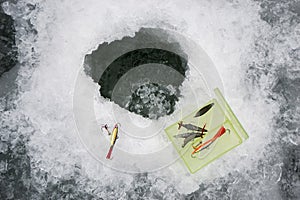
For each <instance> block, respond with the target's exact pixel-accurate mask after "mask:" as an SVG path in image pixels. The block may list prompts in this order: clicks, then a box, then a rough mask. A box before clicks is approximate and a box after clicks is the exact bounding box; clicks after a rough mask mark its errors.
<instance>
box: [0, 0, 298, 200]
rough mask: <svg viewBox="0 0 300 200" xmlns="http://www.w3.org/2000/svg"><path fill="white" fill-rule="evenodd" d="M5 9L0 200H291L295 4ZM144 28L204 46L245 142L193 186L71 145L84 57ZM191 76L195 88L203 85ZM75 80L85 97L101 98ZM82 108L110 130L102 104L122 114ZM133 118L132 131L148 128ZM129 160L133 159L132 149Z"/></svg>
mask: <svg viewBox="0 0 300 200" xmlns="http://www.w3.org/2000/svg"><path fill="white" fill-rule="evenodd" d="M0 2H2V1H0ZM2 7H3V10H4V12H5V13H6V14H8V15H11V16H12V18H13V20H14V24H15V29H16V32H15V38H16V47H17V49H18V64H17V66H16V67H14V68H13V69H11V70H10V71H8V72H6V73H4V74H2V75H1V77H0V84H1V85H0V89H1V92H0V94H1V97H0V120H1V121H0V133H1V143H0V179H1V180H0V199H41V198H47V199H49V198H50V199H51V198H52V199H101V198H102V199H202V198H203V199H287V198H288V199H299V198H300V193H299V191H300V172H299V169H300V147H299V143H300V135H299V121H300V114H299V110H300V107H299V105H300V96H299V95H300V68H299V66H300V65H299V64H300V59H299V57H300V41H299V40H300V37H299V36H300V32H299V31H300V25H299V22H300V17H299V16H300V3H299V2H297V1H278V2H277V1H231V0H228V1H225V0H220V1H201V2H197V1H184V2H183V1H164V2H161V1H153V0H152V1H143V2H142V3H141V1H126V2H125V1H124V2H123V1H96V0H87V1H79V0H75V1H72V2H71V1H37V0H27V1H25V0H24V1H22V0H21V1H18V2H14V1H11V2H5V3H3V4H2ZM7 23H8V22H7ZM141 28H160V29H166V30H170V31H174V32H177V33H179V34H181V35H183V36H185V37H188V38H190V39H191V40H192V41H194V42H195V43H196V44H197V45H199V46H201V48H202V49H203V50H204V51H205V52H206V54H207V55H208V56H209V57H210V59H211V60H212V62H213V64H214V65H215V67H216V70H217V72H218V74H219V75H217V76H216V78H217V79H218V78H219V77H220V79H221V81H222V82H223V90H224V94H225V97H226V98H227V100H228V101H229V103H230V105H231V106H232V109H233V110H234V112H235V113H236V115H237V116H238V118H239V119H240V121H241V123H242V124H243V125H244V127H245V129H246V131H247V132H248V134H249V136H250V138H249V140H247V141H246V142H245V143H244V144H242V145H241V146H239V147H238V148H236V149H234V150H233V151H231V152H229V153H227V154H226V155H225V156H223V157H222V158H221V159H218V160H217V161H215V162H213V163H212V164H210V165H209V166H207V167H205V168H203V169H202V170H201V171H199V172H198V173H197V174H195V175H190V174H189V173H188V172H187V171H186V169H185V167H184V166H183V165H182V163H180V162H176V163H173V164H171V165H168V166H166V167H164V168H162V169H160V170H156V171H154V172H151V173H134V174H131V173H123V172H121V171H120V170H114V169H111V168H110V167H109V166H107V165H105V164H104V165H103V163H102V162H99V161H98V160H97V159H95V158H94V157H93V156H92V155H91V152H90V151H89V149H88V148H87V146H86V144H85V143H83V142H82V140H80V137H79V136H80V133H79V134H78V127H77V125H76V123H75V122H76V120H80V119H78V118H77V119H74V118H75V116H76V114H75V116H74V94H76V91H75V88H76V80H77V77H78V74H80V73H82V72H83V65H84V58H85V56H86V55H87V54H90V53H91V52H92V51H93V50H95V49H97V47H98V45H101V44H109V43H111V42H113V41H116V40H121V39H122V38H124V37H131V38H133V37H135V35H136V33H137V32H138V31H139V30H141ZM1 34H2V33H1ZM5 38H7V37H1V38H0V39H1V42H2V40H3V41H4V40H5ZM0 44H1V45H2V43H0ZM175 49H176V48H175ZM184 52H185V51H184ZM185 53H186V52H185ZM186 54H187V56H188V57H190V56H191V54H193V51H192V50H190V52H189V53H186ZM3 56H7V55H6V54H4V53H2V54H1V58H0V59H1V60H2V58H3ZM11 65H13V63H12V64H11ZM7 68H9V67H6V68H5V69H7ZM1 70H2V69H1ZM6 71H7V70H6ZM188 72H190V73H188V74H187V77H190V79H188V81H189V85H192V86H193V87H192V88H195V87H194V86H196V85H197V84H198V83H199V81H200V82H201V80H200V79H196V78H193V76H195V73H193V71H188ZM1 73H2V72H1ZM84 75H85V77H86V79H84V80H87V81H86V82H85V83H86V84H87V85H86V86H87V87H88V88H89V89H90V88H91V90H92V91H99V88H97V87H98V86H97V83H95V81H93V78H92V77H88V76H87V75H86V74H84V73H83V75H82V76H84ZM204 78H207V77H204ZM183 84H184V83H183ZM183 87H184V85H183ZM199 90H200V88H199ZM185 91H187V90H182V91H181V95H182V96H183V100H180V98H181V97H179V101H178V105H177V104H176V105H177V106H180V105H182V104H184V103H182V104H181V103H180V102H185V100H184V96H185V95H186V96H188V95H189V94H188V93H185ZM205 95H207V96H209V94H204V96H205ZM93 100H94V101H93ZM91 102H92V104H93V105H92V106H93V107H95V108H101V109H102V110H103V112H104V113H103V112H95V113H94V114H95V117H96V119H101V115H105V116H108V117H107V120H108V121H110V122H112V123H113V122H114V116H113V115H112V112H110V110H109V109H110V107H108V105H109V106H111V107H114V108H115V110H117V111H118V113H125V114H126V112H128V111H127V110H126V109H123V108H121V107H119V106H117V105H116V104H115V103H114V102H108V100H107V99H106V100H105V99H103V98H102V97H101V96H97V95H94V99H92V101H91ZM97 102H98V103H97ZM99 102H100V103H99ZM121 103H122V102H121ZM199 103H201V102H199ZM101 106H102V107H101ZM80 108H82V109H84V108H85V105H84V104H83V105H81V107H80ZM97 110H98V111H99V110H100V109H97ZM105 113H106V114H105ZM174 113H175V114H176V109H175V111H174ZM130 116H132V118H131V120H133V121H138V125H139V126H141V127H142V126H148V125H149V123H150V122H149V120H150V119H148V120H145V119H143V118H142V117H141V116H138V115H136V114H132V113H131V115H130ZM168 117H170V118H171V117H172V115H170V116H162V117H161V118H160V119H159V120H162V122H161V123H163V121H164V120H165V119H168ZM84 118H85V116H82V119H84ZM120 119H121V118H120ZM124 120H125V119H124ZM159 120H158V122H157V123H160V121H159ZM151 123H152V122H151ZM154 127H156V126H154ZM129 128H130V127H129ZM89 131H91V130H89ZM154 131H155V130H154V129H153V130H152V129H149V132H154ZM120 141H121V140H120ZM123 142H124V140H123ZM133 143H134V141H133ZM151 144H156V145H157V143H149V146H151ZM122 145H125V144H122V143H121V142H120V146H121V147H122ZM161 145H164V143H163V142H162V143H161ZM123 147H124V148H125V149H126V148H128V145H127V146H126V145H125V146H123ZM155 148H156V147H155ZM105 149H106V148H105ZM127 151H128V152H130V153H132V154H134V153H139V152H137V148H135V146H134V145H133V146H132V148H131V149H127ZM145 151H146V150H145ZM149 151H150V150H149ZM142 153H143V152H142ZM144 153H145V152H144ZM146 153H147V151H146ZM116 156H117V155H116Z"/></svg>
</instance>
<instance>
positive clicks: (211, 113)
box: [165, 88, 248, 174]
mask: <svg viewBox="0 0 300 200" xmlns="http://www.w3.org/2000/svg"><path fill="white" fill-rule="evenodd" d="M214 92H215V94H216V98H214V99H212V100H210V101H209V102H207V103H206V104H205V105H203V107H204V106H206V105H208V104H211V103H213V106H212V107H211V108H210V109H209V110H208V111H207V112H206V113H205V114H203V115H202V116H200V117H194V116H195V114H196V113H197V112H198V111H199V110H200V109H201V108H203V107H201V108H198V109H196V110H195V111H194V112H192V113H190V114H189V115H187V116H185V117H183V118H182V119H180V120H179V121H177V122H176V123H174V124H172V125H171V126H169V127H167V128H166V129H165V132H166V134H167V135H168V138H169V139H170V140H171V141H172V144H173V145H174V147H175V149H176V150H177V152H178V154H179V155H180V157H181V158H182V160H183V161H184V163H185V165H186V166H187V168H188V169H189V171H190V172H191V173H192V174H193V173H195V172H197V171H198V170H200V169H201V168H202V167H204V166H206V165H207V164H209V163H210V162H212V161H213V160H215V159H217V158H219V157H220V156H222V155H223V154H225V153H226V152H228V151H230V150H231V149H233V148H234V147H236V146H238V145H240V144H241V143H242V142H243V141H244V140H246V139H247V138H248V134H247V133H246V131H245V130H244V128H243V127H242V125H241V124H240V122H239V121H238V119H237V118H236V116H235V115H234V114H233V112H232V110H231V108H230V106H229V105H228V103H227V102H226V100H225V98H224V97H223V95H222V93H221V92H220V90H219V89H218V88H216V89H214ZM181 121H182V123H183V124H193V125H196V126H198V127H201V128H203V126H204V125H205V129H206V130H207V132H203V133H205V135H204V136H203V138H201V137H197V138H195V139H194V140H192V141H191V142H189V143H187V144H186V145H185V146H184V148H183V147H182V145H183V141H184V138H176V135H178V134H186V133H191V132H193V131H191V130H188V129H186V128H185V127H183V126H182V127H181V128H180V129H178V127H179V125H178V123H180V122H181ZM222 126H224V128H225V129H226V132H225V133H224V134H223V135H222V136H220V137H219V138H217V139H216V140H215V141H214V142H212V143H210V145H208V146H207V147H206V148H203V150H201V151H199V152H197V153H195V154H193V156H192V152H193V151H194V148H193V146H198V145H199V142H200V141H202V144H204V143H205V142H206V141H208V140H209V139H212V138H213V137H214V136H215V135H216V133H217V132H218V130H219V129H220V128H221V127H222ZM200 132H201V133H202V131H200ZM174 136H175V137H174Z"/></svg>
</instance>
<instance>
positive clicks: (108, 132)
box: [101, 124, 111, 135]
mask: <svg viewBox="0 0 300 200" xmlns="http://www.w3.org/2000/svg"><path fill="white" fill-rule="evenodd" d="M103 128H104V129H105V130H106V131H107V134H108V135H110V134H111V132H110V131H109V130H108V125H107V124H104V125H103V126H101V129H103Z"/></svg>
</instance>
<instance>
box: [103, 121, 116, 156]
mask: <svg viewBox="0 0 300 200" xmlns="http://www.w3.org/2000/svg"><path fill="white" fill-rule="evenodd" d="M118 129H119V128H118V124H116V125H115V127H114V129H113V131H112V134H111V139H110V148H109V150H108V153H107V155H106V159H110V158H111V154H112V150H113V148H114V146H115V143H116V141H117V139H118Z"/></svg>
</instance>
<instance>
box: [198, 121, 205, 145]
mask: <svg viewBox="0 0 300 200" xmlns="http://www.w3.org/2000/svg"><path fill="white" fill-rule="evenodd" d="M205 126H206V123H205V124H204V126H203V128H202V132H201V138H203V137H204V136H205V133H204V131H203V130H204V129H205ZM200 144H202V140H200V142H199V143H198V144H197V145H196V146H199V145H200Z"/></svg>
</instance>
